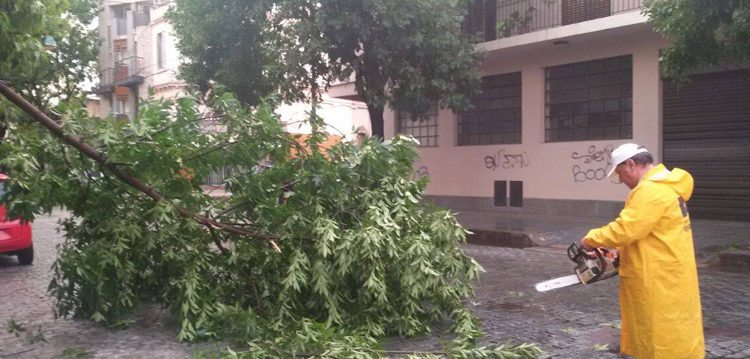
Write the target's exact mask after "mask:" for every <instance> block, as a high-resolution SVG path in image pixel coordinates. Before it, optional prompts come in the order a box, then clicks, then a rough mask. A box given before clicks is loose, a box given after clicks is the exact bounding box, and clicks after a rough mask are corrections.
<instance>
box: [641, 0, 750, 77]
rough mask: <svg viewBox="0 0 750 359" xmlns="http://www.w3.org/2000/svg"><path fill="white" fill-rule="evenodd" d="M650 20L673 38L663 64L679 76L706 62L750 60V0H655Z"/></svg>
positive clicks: (650, 6) (649, 5)
mask: <svg viewBox="0 0 750 359" xmlns="http://www.w3.org/2000/svg"><path fill="white" fill-rule="evenodd" d="M645 13H646V14H647V15H648V17H649V23H650V24H651V26H652V27H653V28H654V30H656V31H657V32H659V33H661V34H663V35H665V36H667V37H668V38H670V39H673V40H674V42H673V43H672V46H671V47H670V48H668V49H666V50H664V51H663V53H662V68H663V70H664V72H665V73H666V74H667V75H668V76H670V77H676V78H679V77H681V76H684V75H685V74H687V73H689V72H690V71H692V70H696V69H700V68H701V67H704V66H716V65H722V64H724V63H725V61H730V62H735V63H741V64H742V63H747V62H748V60H750V3H748V2H747V1H744V0H726V1H709V0H652V1H649V2H648V3H647V5H646V9H645Z"/></svg>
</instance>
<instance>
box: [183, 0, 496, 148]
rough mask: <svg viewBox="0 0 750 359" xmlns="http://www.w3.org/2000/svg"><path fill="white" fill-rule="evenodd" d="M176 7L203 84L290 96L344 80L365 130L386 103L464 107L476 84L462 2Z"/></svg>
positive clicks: (194, 2)
mask: <svg viewBox="0 0 750 359" xmlns="http://www.w3.org/2000/svg"><path fill="white" fill-rule="evenodd" d="M176 4H177V6H176V8H175V10H174V12H173V13H172V15H171V21H172V23H173V25H174V27H175V31H176V35H177V38H178V40H179V41H178V48H179V49H180V51H181V53H182V54H183V55H184V56H185V57H186V58H187V59H188V63H187V65H186V66H185V67H184V68H183V73H184V74H185V76H186V78H187V79H188V80H190V81H192V82H194V83H197V84H199V85H200V87H201V88H202V89H204V90H205V89H206V88H207V86H208V84H210V83H211V81H214V82H216V83H219V84H222V85H225V86H227V87H228V88H229V90H230V91H232V92H236V93H238V94H240V96H239V97H240V99H241V101H242V102H243V103H246V104H254V103H256V102H257V96H258V95H261V96H262V95H263V92H264V91H269V90H271V91H274V90H275V89H276V88H278V89H280V91H282V93H284V94H285V95H286V96H287V97H290V98H299V97H300V96H302V95H303V94H304V92H305V91H310V92H312V96H317V95H318V92H319V90H325V89H326V88H327V87H328V86H329V85H330V84H331V83H332V82H334V81H349V80H350V79H352V77H353V79H354V80H355V81H354V82H355V85H356V90H357V93H358V94H359V96H360V97H361V98H362V99H363V100H364V101H365V102H366V103H367V106H368V110H369V112H370V119H371V121H372V124H373V134H375V135H378V136H380V137H383V110H384V108H385V106H386V105H387V104H389V105H391V106H392V107H393V108H395V109H397V110H405V111H408V112H409V113H412V114H414V115H415V116H417V117H419V116H422V115H424V114H426V113H428V112H429V111H430V110H433V109H434V107H435V106H436V104H438V103H439V105H440V106H441V107H442V108H451V109H453V110H460V109H464V108H466V107H467V106H469V103H470V101H469V99H470V98H471V96H472V95H473V94H475V93H476V92H477V91H478V89H479V72H478V69H477V67H478V63H479V60H480V57H481V55H480V54H479V53H478V52H476V51H475V49H474V46H473V44H472V42H471V41H470V39H468V38H464V37H462V36H461V32H460V24H461V20H462V18H463V11H464V7H463V6H462V5H464V2H463V1H455V0H452V1H445V0H426V1H425V0H423V1H399V0H368V1H349V0H325V1H310V0H278V1H270V0H269V1H249V0H221V1H213V2H210V4H209V3H207V2H205V1H202V0H178V1H177V2H176ZM227 16H230V18H229V19H227V18H226V17H227ZM205 44H211V45H210V46H205ZM237 74H248V75H250V76H249V81H244V79H245V78H244V77H242V76H237ZM239 79H242V80H243V81H239Z"/></svg>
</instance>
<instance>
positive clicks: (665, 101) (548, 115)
mask: <svg viewBox="0 0 750 359" xmlns="http://www.w3.org/2000/svg"><path fill="white" fill-rule="evenodd" d="M642 6H643V3H642V1H641V0H473V1H471V2H470V5H469V15H468V17H467V19H466V22H465V24H464V29H463V31H464V32H466V33H470V34H477V35H478V36H479V37H480V38H481V41H480V43H478V44H477V48H478V49H481V50H483V51H485V52H486V58H485V61H484V63H483V64H482V68H481V70H482V72H483V76H484V77H483V80H482V94H481V95H479V96H477V97H476V98H475V99H473V105H474V106H473V108H472V109H471V110H469V111H466V112H462V113H453V112H451V111H449V110H438V109H436V110H435V111H434V113H433V114H432V116H431V117H430V118H429V119H427V120H422V121H413V120H411V119H410V118H409V116H401V115H400V114H399V113H396V112H394V111H390V112H389V111H387V112H386V123H385V131H386V137H389V136H392V135H394V134H395V133H408V134H412V135H414V136H415V137H416V138H417V139H419V140H420V141H421V144H422V149H421V158H420V161H419V162H417V163H415V165H414V168H415V173H416V174H417V175H420V176H429V178H430V184H429V185H428V187H427V193H428V195H429V197H430V198H432V199H433V200H434V201H435V202H437V203H438V204H441V205H444V206H446V207H449V208H453V209H456V210H467V209H468V210H489V211H496V212H498V213H507V214H512V213H519V212H523V213H532V214H533V213H539V214H548V215H565V216H601V217H612V216H614V215H616V214H617V213H618V212H619V210H620V209H621V208H622V201H623V200H624V199H625V198H626V196H627V194H628V191H629V190H628V189H627V188H626V186H624V185H622V184H619V183H618V182H617V180H616V179H610V178H607V177H606V173H607V171H608V170H609V169H610V168H611V167H612V163H611V156H610V154H611V151H612V150H613V149H614V148H616V147H617V146H618V145H620V144H622V143H627V142H635V143H638V144H643V145H645V146H647V147H648V149H649V151H650V152H651V153H653V154H654V155H655V157H656V160H657V161H659V162H661V161H663V162H665V163H666V164H667V166H668V168H671V167H680V168H684V169H686V170H688V171H690V172H691V173H692V174H693V176H694V178H695V191H694V195H693V198H692V199H691V201H690V202H689V206H690V211H691V215H692V216H693V217H697V218H713V219H727V220H729V219H731V220H744V221H749V220H750V181H747V180H746V179H747V178H748V176H749V175H750V136H749V135H750V106H748V103H750V101H748V100H749V99H750V70H748V69H732V70H729V69H720V70H712V71H709V70H707V71H705V72H704V73H700V74H695V75H694V76H691V79H692V81H691V82H690V83H688V84H686V85H684V86H683V87H680V88H675V87H674V86H672V85H671V84H669V83H667V82H666V81H664V80H663V79H662V78H661V75H660V71H659V53H660V49H662V48H664V47H666V46H668V45H669V41H668V40H667V39H664V38H662V37H661V36H659V35H658V34H656V33H654V32H653V31H652V30H651V28H650V26H649V25H648V23H647V18H646V17H645V16H644V15H643V14H642V13H641V9H642ZM352 91H353V88H352V86H350V87H349V88H346V87H345V86H342V87H340V88H336V89H333V90H332V91H331V92H330V94H331V95H332V96H335V97H343V98H346V97H347V96H352Z"/></svg>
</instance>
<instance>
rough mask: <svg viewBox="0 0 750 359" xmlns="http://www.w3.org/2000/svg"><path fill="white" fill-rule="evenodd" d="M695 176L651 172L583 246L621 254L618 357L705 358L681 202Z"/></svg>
mask: <svg viewBox="0 0 750 359" xmlns="http://www.w3.org/2000/svg"><path fill="white" fill-rule="evenodd" d="M692 193H693V177H692V176H690V174H689V173H687V172H685V171H684V170H681V169H679V168H675V169H674V170H672V171H668V170H667V169H666V168H665V167H664V165H662V164H659V165H657V166H654V168H653V169H651V170H650V171H649V172H648V173H646V175H645V176H643V178H642V179H641V181H640V183H638V185H637V186H636V187H635V188H633V190H632V191H631V192H630V194H629V195H628V198H627V200H626V201H625V208H623V210H622V212H620V215H619V216H618V217H617V219H616V220H615V221H614V222H610V223H609V224H607V225H606V226H604V227H601V228H598V229H592V230H591V231H589V233H588V234H587V235H586V238H587V240H586V242H587V243H588V244H590V245H592V246H596V247H607V248H617V249H618V251H619V253H620V269H619V273H620V310H621V312H622V332H621V336H620V352H621V353H623V354H626V355H632V356H635V357H636V358H638V359H701V358H703V357H704V356H705V347H704V345H705V344H704V338H703V318H702V316H701V302H700V293H699V289H698V272H697V269H696V267H695V253H694V249H693V232H692V230H691V228H690V216H689V214H688V211H687V206H686V205H685V202H687V200H688V199H690V195H691V194H692Z"/></svg>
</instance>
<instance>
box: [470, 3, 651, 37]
mask: <svg viewBox="0 0 750 359" xmlns="http://www.w3.org/2000/svg"><path fill="white" fill-rule="evenodd" d="M642 6H643V0H471V1H470V2H469V9H468V13H467V16H466V19H465V20H464V24H463V26H462V32H463V33H464V34H466V35H475V36H476V37H477V40H478V42H485V41H492V40H496V39H500V38H507V37H511V36H516V35H521V34H526V33H530V32H534V31H539V30H543V29H549V28H553V27H558V26H564V25H570V24H575V23H579V22H584V21H588V20H594V19H598V18H602V17H607V16H612V15H616V14H620V13H625V12H629V11H637V10H639V9H641V8H642Z"/></svg>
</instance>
